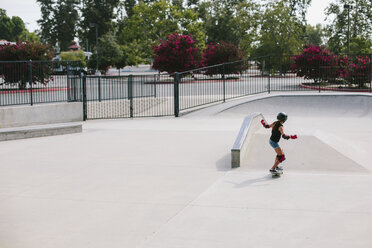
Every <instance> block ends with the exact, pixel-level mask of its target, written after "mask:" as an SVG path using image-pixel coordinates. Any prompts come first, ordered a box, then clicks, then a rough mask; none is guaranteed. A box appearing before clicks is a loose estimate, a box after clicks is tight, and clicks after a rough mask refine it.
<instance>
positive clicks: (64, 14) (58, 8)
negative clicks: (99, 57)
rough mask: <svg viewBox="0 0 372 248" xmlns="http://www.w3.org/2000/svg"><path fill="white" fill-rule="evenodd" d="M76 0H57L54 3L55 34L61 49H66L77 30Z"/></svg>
mask: <svg viewBox="0 0 372 248" xmlns="http://www.w3.org/2000/svg"><path fill="white" fill-rule="evenodd" d="M78 4H79V1H78V0H58V1H57V2H56V5H55V10H54V17H55V34H56V38H57V41H58V46H59V48H60V49H61V51H66V50H67V48H68V47H69V46H70V45H71V42H72V41H73V40H74V38H75V36H76V32H77V25H76V24H77V21H78V18H79V14H78V11H77V6H78Z"/></svg>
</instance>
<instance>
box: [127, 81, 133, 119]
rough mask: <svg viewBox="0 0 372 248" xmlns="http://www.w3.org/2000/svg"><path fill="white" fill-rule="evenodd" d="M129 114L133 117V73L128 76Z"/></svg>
mask: <svg viewBox="0 0 372 248" xmlns="http://www.w3.org/2000/svg"><path fill="white" fill-rule="evenodd" d="M128 99H129V116H130V117H131V118H133V75H132V74H130V75H129V76H128Z"/></svg>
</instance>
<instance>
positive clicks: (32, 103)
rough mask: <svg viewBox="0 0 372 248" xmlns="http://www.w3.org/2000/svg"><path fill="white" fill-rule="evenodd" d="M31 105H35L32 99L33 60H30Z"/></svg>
mask: <svg viewBox="0 0 372 248" xmlns="http://www.w3.org/2000/svg"><path fill="white" fill-rule="evenodd" d="M29 83H30V104H31V106H32V105H34V102H33V98H32V60H31V59H30V82H29Z"/></svg>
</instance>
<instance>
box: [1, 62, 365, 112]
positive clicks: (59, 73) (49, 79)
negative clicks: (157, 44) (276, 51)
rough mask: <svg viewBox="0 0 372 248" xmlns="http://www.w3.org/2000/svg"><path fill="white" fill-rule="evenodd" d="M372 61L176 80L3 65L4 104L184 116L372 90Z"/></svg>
mask: <svg viewBox="0 0 372 248" xmlns="http://www.w3.org/2000/svg"><path fill="white" fill-rule="evenodd" d="M371 60H372V56H371V55H364V56H354V57H349V58H347V61H346V60H345V57H335V56H332V57H331V56H329V57H327V56H324V55H322V57H319V56H318V57H316V56H315V57H314V56H312V57H301V58H300V57H298V56H281V57H273V56H265V57H260V58H253V59H248V60H243V61H236V62H231V63H225V64H220V65H214V66H210V67H205V68H199V69H195V70H191V71H185V72H180V73H175V74H172V75H170V74H147V75H124V76H105V75H103V76H88V75H85V74H83V73H82V72H83V71H82V70H81V69H80V67H79V65H76V64H64V65H60V64H55V63H53V62H32V61H20V62H18V61H17V62H0V75H1V76H0V106H5V105H19V104H31V105H32V104H36V103H48V102H71V101H81V102H83V106H84V109H83V111H84V116H85V119H102V118H122V117H152V116H171V115H174V116H178V115H179V114H180V112H182V111H184V110H188V109H191V108H195V107H198V106H203V105H206V104H211V103H216V102H224V101H226V100H228V99H233V98H237V97H242V96H247V95H253V94H258V93H263V92H268V93H270V92H273V91H316V92H321V91H345V92H350V91H351V92H370V93H371V92H372V86H371V78H372V63H371Z"/></svg>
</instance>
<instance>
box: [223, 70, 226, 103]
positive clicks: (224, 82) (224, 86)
mask: <svg viewBox="0 0 372 248" xmlns="http://www.w3.org/2000/svg"><path fill="white" fill-rule="evenodd" d="M222 80H223V102H225V101H226V78H225V64H223V65H222Z"/></svg>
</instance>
